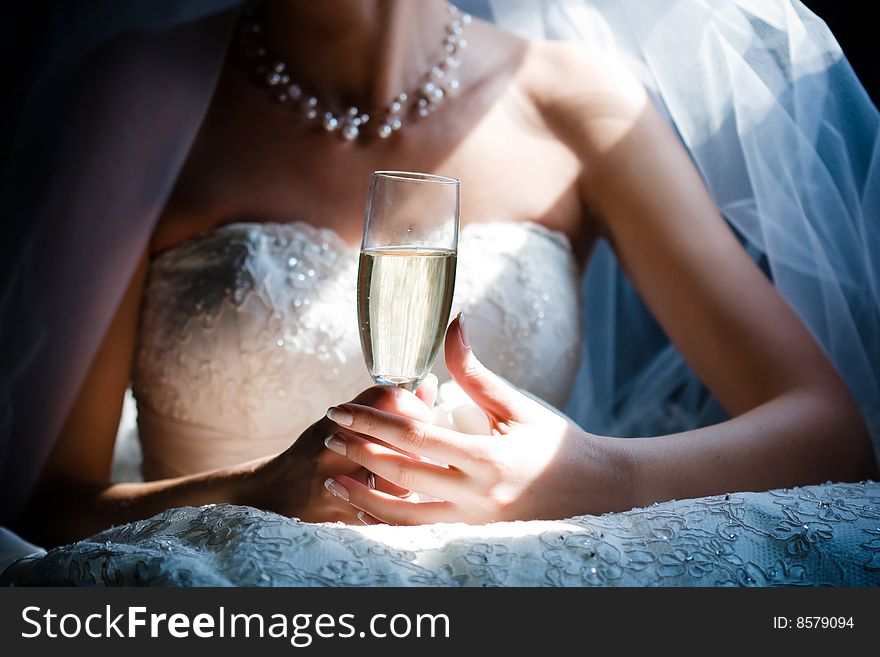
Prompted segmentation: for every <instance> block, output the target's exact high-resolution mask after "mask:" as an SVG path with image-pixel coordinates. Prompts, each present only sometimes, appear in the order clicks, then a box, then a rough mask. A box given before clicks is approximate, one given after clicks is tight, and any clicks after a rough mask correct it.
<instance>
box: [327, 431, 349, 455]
mask: <svg viewBox="0 0 880 657" xmlns="http://www.w3.org/2000/svg"><path fill="white" fill-rule="evenodd" d="M324 445H326V446H327V449H329V450H330V451H331V452H336V453H337V454H342V455H343V456H345V441H344V440H343V439H342V438H340V437H339V436H327V437H326V438H324Z"/></svg>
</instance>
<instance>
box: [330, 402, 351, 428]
mask: <svg viewBox="0 0 880 657" xmlns="http://www.w3.org/2000/svg"><path fill="white" fill-rule="evenodd" d="M327 417H328V418H330V419H331V420H333V421H334V422H335V423H336V424H339V425H342V426H343V427H350V426H351V423H352V422H354V416H353V415H352V414H351V413H349V412H348V411H346V410H343V409H341V408H337V407H336V406H331V407H330V408H328V409H327Z"/></svg>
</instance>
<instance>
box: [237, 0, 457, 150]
mask: <svg viewBox="0 0 880 657" xmlns="http://www.w3.org/2000/svg"><path fill="white" fill-rule="evenodd" d="M260 9H261V8H260V5H259V3H257V4H254V5H251V6H250V7H248V8H246V9H245V10H244V20H243V21H242V23H241V28H240V39H241V43H242V46H243V48H244V52H245V56H246V58H247V59H248V60H250V62H251V63H252V65H253V66H254V71H255V73H256V79H257V81H258V82H260V83H261V84H262V85H263V86H265V87H266V88H268V89H269V92H270V97H271V98H273V99H274V100H275V101H276V102H278V103H281V104H284V105H290V106H292V108H293V109H294V111H295V112H296V113H297V114H298V115H299V116H301V117H302V118H303V119H305V120H306V121H309V122H314V123H316V124H319V125H321V126H322V127H323V129H324V130H325V131H326V132H337V133H339V134H340V135H341V137H342V138H343V139H345V140H346V141H354V140H355V139H357V138H358V137H363V136H364V135H367V134H370V131H368V130H367V129H365V126H366V124H367V122H369V121H371V117H370V115H369V114H368V113H366V112H363V111H361V110H360V109H359V108H357V107H349V108H348V110H346V111H345V112H340V113H337V112H334V111H333V110H332V109H331V104H330V103H326V102H324V101H323V100H319V99H318V98H317V97H316V96H312V95H309V94H306V93H305V92H304V90H303V88H302V87H301V86H300V85H299V84H297V83H296V82H293V81H292V80H291V77H290V73H289V72H288V71H289V68H290V67H289V66H288V65H287V62H284V61H282V60H280V59H277V58H274V57H271V56H270V55H269V52H268V50H267V48H266V47H265V44H264V42H263V33H264V31H265V30H264V23H263V17H262V12H261V11H260ZM449 12H450V14H451V18H450V20H449V22H448V23H447V24H446V36H445V38H444V39H443V42H442V46H443V49H442V53H443V55H442V59H440V60H439V61H438V62H437V63H435V64H434V65H433V66H432V67H431V69H430V70H429V71H428V72H426V73H425V74H424V75H423V76H422V83H421V85H420V86H419V87H418V88H417V89H413V90H410V91H408V92H407V91H404V92H401V93H399V94H397V96H395V97H394V100H392V101H391V103H390V104H389V105H388V106H387V107H386V108H384V110H383V116H382V119H381V121H378V122H377V121H373V123H374V124H376V123H378V127H377V128H376V129H375V130H374V131H373V133H374V134H375V135H377V136H379V137H380V138H382V139H387V138H388V137H390V136H391V135H392V134H394V133H395V132H397V131H398V130H400V129H401V128H402V127H403V125H404V122H405V121H407V120H408V119H409V117H410V116H412V115H416V116H418V117H420V118H423V119H424V118H426V117H428V116H430V115H431V113H433V112H434V111H435V110H436V109H437V107H439V106H440V104H441V103H442V102H443V101H444V100H446V98H448V97H449V96H452V95H454V94H455V93H456V92H457V91H458V90H459V87H460V86H461V83H460V82H459V80H458V77H457V69H458V67H459V66H460V65H461V56H462V53H463V51H464V50H465V49H466V48H467V40H466V39H465V38H464V29H465V28H466V27H467V26H468V25H470V23H471V16H470V14H466V13H463V12H462V11H461V10H460V9H459V8H458V7H456V6H455V5H449Z"/></svg>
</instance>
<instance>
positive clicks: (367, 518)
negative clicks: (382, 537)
mask: <svg viewBox="0 0 880 657" xmlns="http://www.w3.org/2000/svg"><path fill="white" fill-rule="evenodd" d="M357 519H358V520H360V521H361V522H362V523H364V524H365V525H378V524H379V523H378V522H376V521H375V520H373V517H372V516H368V515H367V514H366V513H364V512H363V511H358V514H357Z"/></svg>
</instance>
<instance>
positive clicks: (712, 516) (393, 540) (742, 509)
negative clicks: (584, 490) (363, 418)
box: [0, 483, 880, 587]
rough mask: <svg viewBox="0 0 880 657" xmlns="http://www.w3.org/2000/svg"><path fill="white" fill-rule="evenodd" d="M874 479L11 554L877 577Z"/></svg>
mask: <svg viewBox="0 0 880 657" xmlns="http://www.w3.org/2000/svg"><path fill="white" fill-rule="evenodd" d="M878 521H880V484H877V483H862V484H837V485H833V484H826V485H824V486H806V487H803V488H794V489H783V490H775V491H770V492H767V493H731V494H730V495H718V496H713V497H705V498H700V499H696V500H683V501H677V502H675V501H674V502H665V503H663V504H655V505H653V506H650V507H647V508H644V509H633V510H632V511H628V512H626V513H612V514H607V515H604V516H599V517H596V516H581V517H575V518H570V519H568V520H562V521H530V522H512V523H511V522H501V523H495V524H491V525H481V526H469V525H461V524H454V525H426V526H420V527H389V526H381V525H376V526H370V527H347V526H344V525H328V524H317V525H316V524H307V523H302V522H299V521H298V520H294V519H288V518H284V517H282V516H278V515H275V514H271V513H265V512H262V511H257V510H255V509H252V508H249V507H238V506H231V505H216V506H207V507H202V508H192V507H184V508H179V509H171V510H169V511H166V512H165V513H162V514H159V515H157V516H155V517H153V518H150V519H148V520H142V521H139V522H134V523H130V524H128V525H123V526H121V527H115V528H113V529H109V530H107V531H104V532H101V533H100V534H97V535H95V536H93V537H92V538H90V539H87V540H85V541H80V542H79V543H74V544H72V545H70V546H67V547H63V548H58V549H55V550H51V551H50V552H49V553H48V554H47V555H46V556H42V557H41V556H34V557H32V558H26V559H23V560H21V561H19V562H18V563H17V564H16V565H15V566H13V567H12V568H10V569H9V570H8V571H7V572H6V573H4V574H3V575H2V576H0V583H3V584H14V585H18V586H26V585H28V584H56V585H62V584H63V585H71V584H72V585H81V586H94V585H102V586H121V585H125V586H131V585H147V586H229V585H240V586H577V587H580V586H797V585H801V586H803V585H813V586H825V585H831V586H878V585H880V529H878Z"/></svg>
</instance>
